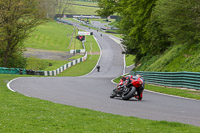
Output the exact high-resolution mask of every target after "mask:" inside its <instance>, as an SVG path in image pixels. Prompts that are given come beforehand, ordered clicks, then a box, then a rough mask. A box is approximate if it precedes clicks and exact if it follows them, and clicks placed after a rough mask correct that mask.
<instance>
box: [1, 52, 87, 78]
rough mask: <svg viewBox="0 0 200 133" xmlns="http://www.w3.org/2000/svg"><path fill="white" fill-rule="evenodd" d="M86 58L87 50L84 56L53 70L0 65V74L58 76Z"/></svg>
mask: <svg viewBox="0 0 200 133" xmlns="http://www.w3.org/2000/svg"><path fill="white" fill-rule="evenodd" d="M86 59H87V52H86V53H85V55H84V57H81V58H78V59H76V60H73V61H72V62H69V63H67V64H65V65H64V66H61V67H60V68H58V69H56V70H53V71H34V70H26V69H21V68H5V67H0V74H28V75H42V76H56V75H57V74H59V73H61V72H63V71H64V70H66V69H67V68H70V67H71V66H73V65H75V64H78V63H80V62H83V61H85V60H86Z"/></svg>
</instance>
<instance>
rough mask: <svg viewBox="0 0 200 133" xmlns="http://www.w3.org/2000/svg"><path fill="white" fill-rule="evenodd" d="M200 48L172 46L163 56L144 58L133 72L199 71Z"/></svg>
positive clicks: (194, 46) (195, 46)
mask: <svg viewBox="0 0 200 133" xmlns="http://www.w3.org/2000/svg"><path fill="white" fill-rule="evenodd" d="M199 53H200V48H199V47H198V45H189V46H187V47H186V46H184V45H173V46H171V47H170V48H169V49H168V50H166V51H165V52H164V53H163V54H160V55H155V56H148V55H147V56H145V57H143V58H142V59H141V60H140V61H139V62H138V63H137V67H136V69H134V71H157V72H177V71H190V72H199V71H200V54H199Z"/></svg>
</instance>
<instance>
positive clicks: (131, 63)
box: [125, 54, 135, 66]
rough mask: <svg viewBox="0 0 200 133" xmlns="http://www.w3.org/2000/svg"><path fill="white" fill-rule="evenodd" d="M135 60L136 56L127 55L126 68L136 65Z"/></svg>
mask: <svg viewBox="0 0 200 133" xmlns="http://www.w3.org/2000/svg"><path fill="white" fill-rule="evenodd" d="M134 59H135V56H134V55H129V54H127V55H126V56H125V60H126V66H131V65H133V64H135V62H134Z"/></svg>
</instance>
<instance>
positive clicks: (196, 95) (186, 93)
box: [145, 84, 200, 100]
mask: <svg viewBox="0 0 200 133" xmlns="http://www.w3.org/2000/svg"><path fill="white" fill-rule="evenodd" d="M145 88H147V89H148V90H151V91H155V92H160V93H164V94H170V95H175V96H181V97H186V98H193V99H198V100H200V91H198V90H196V91H192V90H189V89H186V90H183V89H177V88H167V87H162V86H155V85H150V84H147V85H146V87H145Z"/></svg>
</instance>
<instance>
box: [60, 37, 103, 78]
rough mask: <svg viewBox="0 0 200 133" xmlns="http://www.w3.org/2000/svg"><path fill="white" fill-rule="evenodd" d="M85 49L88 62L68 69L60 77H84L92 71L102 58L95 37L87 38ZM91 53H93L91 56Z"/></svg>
mask: <svg viewBox="0 0 200 133" xmlns="http://www.w3.org/2000/svg"><path fill="white" fill-rule="evenodd" d="M85 48H86V51H87V52H88V57H87V60H86V61H84V62H81V63H79V64H76V65H75V66H72V67H70V68H68V69H67V70H65V71H64V72H62V73H60V74H59V75H58V76H82V75H85V74H88V73H89V72H91V71H92V69H93V68H94V67H95V66H96V63H97V61H98V59H99V56H100V55H99V52H100V49H99V47H98V45H97V43H96V41H95V40H94V38H93V36H86V43H85ZM90 52H92V54H91V55H90ZM94 52H95V53H96V52H97V54H93V53H94Z"/></svg>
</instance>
